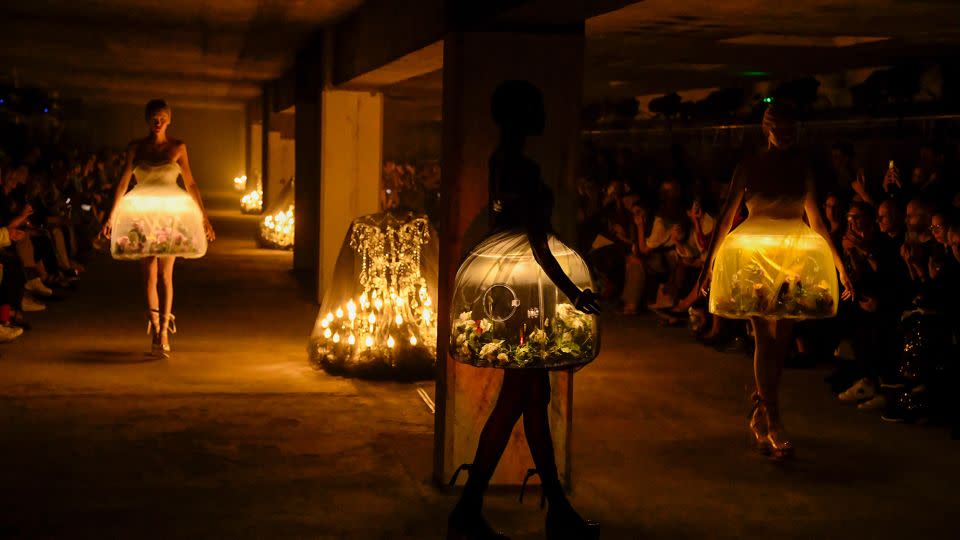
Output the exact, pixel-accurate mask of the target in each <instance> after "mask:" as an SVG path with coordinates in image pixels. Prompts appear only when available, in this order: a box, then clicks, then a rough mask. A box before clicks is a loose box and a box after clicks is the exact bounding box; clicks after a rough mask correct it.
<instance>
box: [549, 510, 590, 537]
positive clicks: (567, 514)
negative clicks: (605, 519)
mask: <svg viewBox="0 0 960 540" xmlns="http://www.w3.org/2000/svg"><path fill="white" fill-rule="evenodd" d="M546 531H547V540H596V539H598V538H600V524H599V523H597V522H596V521H587V520H586V519H583V518H582V517H580V514H578V513H577V511H576V510H574V509H573V507H572V506H567V507H565V508H564V509H562V510H559V509H558V510H554V509H553V508H552V507H551V508H549V509H548V510H547V523H546Z"/></svg>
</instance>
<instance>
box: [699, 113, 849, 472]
mask: <svg viewBox="0 0 960 540" xmlns="http://www.w3.org/2000/svg"><path fill="white" fill-rule="evenodd" d="M763 131H764V134H765V135H766V137H767V141H768V149H767V151H765V152H763V153H761V154H760V155H757V156H755V157H752V158H749V159H746V160H744V161H743V162H741V163H740V165H739V166H738V167H737V170H736V171H735V172H734V175H733V180H732V181H731V185H730V190H729V192H728V195H727V203H726V207H725V208H724V210H723V214H722V217H721V220H720V226H719V227H718V228H717V233H716V235H715V236H714V238H713V240H712V242H711V245H710V247H709V249H708V252H707V264H706V266H705V267H704V275H703V276H702V277H701V288H702V290H704V291H706V290H708V289H709V294H710V312H711V313H714V314H716V315H719V316H721V317H726V318H732V319H748V320H750V321H751V323H752V324H753V335H754V339H755V341H756V349H755V353H754V377H755V380H756V391H755V393H754V396H753V399H754V409H753V413H752V416H751V419H750V429H751V431H752V433H753V437H754V439H755V441H756V444H757V446H758V448H759V449H760V450H761V451H763V452H765V453H769V454H771V455H772V456H774V457H775V458H785V457H789V456H791V455H792V454H793V450H794V447H793V444H792V443H791V442H790V441H789V440H788V439H787V437H786V435H785V432H784V428H783V421H782V420H781V418H780V393H779V389H780V376H781V374H782V373H783V364H784V360H785V358H786V355H787V349H788V347H789V344H790V339H791V338H792V331H793V322H794V321H795V320H798V319H815V318H825V317H833V316H834V315H836V313H837V303H838V300H839V298H838V296H839V288H838V285H837V274H838V273H839V275H840V280H841V281H842V283H843V286H844V289H845V291H844V293H843V298H844V299H848V298H852V297H853V289H852V288H851V286H850V281H849V279H848V278H847V273H846V271H845V270H844V268H843V264H842V263H841V259H840V255H839V253H838V252H837V249H836V246H834V245H833V242H832V241H831V239H830V233H829V231H828V230H827V227H826V225H825V224H824V220H823V218H822V217H821V215H820V210H819V207H818V204H817V198H816V191H815V188H814V182H813V175H812V172H811V169H810V166H809V163H808V160H807V159H806V158H805V157H804V156H803V155H802V154H801V153H800V152H799V151H797V149H796V148H795V147H794V144H793V143H794V138H795V132H796V125H795V121H794V119H793V116H792V113H791V110H790V109H789V108H787V107H784V106H771V107H769V108H768V109H767V111H766V113H765V115H764V118H763ZM744 202H745V203H746V206H747V211H748V217H747V219H746V220H745V221H744V222H743V223H741V224H740V226H739V227H737V228H736V229H735V230H734V231H733V232H732V233H731V232H730V229H731V228H732V226H733V222H734V218H735V216H736V215H737V213H738V212H739V211H740V207H741V204H742V203H744ZM804 216H806V223H805V222H804ZM807 223H809V226H808V225H807Z"/></svg>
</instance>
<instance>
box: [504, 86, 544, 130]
mask: <svg viewBox="0 0 960 540" xmlns="http://www.w3.org/2000/svg"><path fill="white" fill-rule="evenodd" d="M490 112H491V114H492V115H493V121H494V122H496V123H497V125H498V126H500V131H501V133H504V134H511V135H515V136H530V135H540V134H542V133H543V125H544V122H545V116H546V114H545V113H544V110H543V95H542V94H541V93H540V90H538V89H537V87H536V86H534V85H532V84H530V83H529V82H527V81H518V80H514V81H503V82H502V83H500V85H499V86H497V89H496V90H494V91H493V98H492V99H491V102H490Z"/></svg>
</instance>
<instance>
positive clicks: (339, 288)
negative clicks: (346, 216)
mask: <svg viewBox="0 0 960 540" xmlns="http://www.w3.org/2000/svg"><path fill="white" fill-rule="evenodd" d="M437 248H438V244H437V234H436V231H435V230H433V227H431V226H430V222H429V220H428V219H427V216H426V215H424V214H420V213H416V212H410V211H403V210H390V211H386V212H378V213H375V214H369V215H366V216H361V217H359V218H357V219H355V220H354V221H353V222H352V223H351V224H350V228H349V229H348V230H347V236H346V238H344V241H343V244H342V246H341V248H340V254H339V255H338V256H337V262H336V266H335V267H334V271H333V279H332V281H331V282H330V284H329V286H327V287H326V288H325V289H326V290H325V292H324V296H323V302H321V304H320V314H319V315H318V317H317V321H316V324H315V325H314V329H313V333H312V335H311V338H310V346H309V352H310V359H311V361H312V362H313V364H314V365H315V366H317V367H319V368H322V369H324V370H325V371H327V372H329V373H332V374H337V375H345V376H350V377H358V378H367V379H393V380H423V379H430V378H432V377H433V376H434V366H435V365H436V355H437V316H436V311H435V310H436V305H435V303H434V297H435V296H434V295H435V294H436V290H437V265H438V259H439V251H438V249H437Z"/></svg>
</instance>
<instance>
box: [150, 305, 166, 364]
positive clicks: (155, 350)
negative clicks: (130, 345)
mask: <svg viewBox="0 0 960 540" xmlns="http://www.w3.org/2000/svg"><path fill="white" fill-rule="evenodd" d="M154 313H156V314H157V322H153V314H154ZM147 335H149V336H150V354H151V355H153V356H157V355H159V354H160V353H161V351H162V350H163V349H162V347H161V346H160V310H159V309H151V310H149V311H147Z"/></svg>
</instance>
